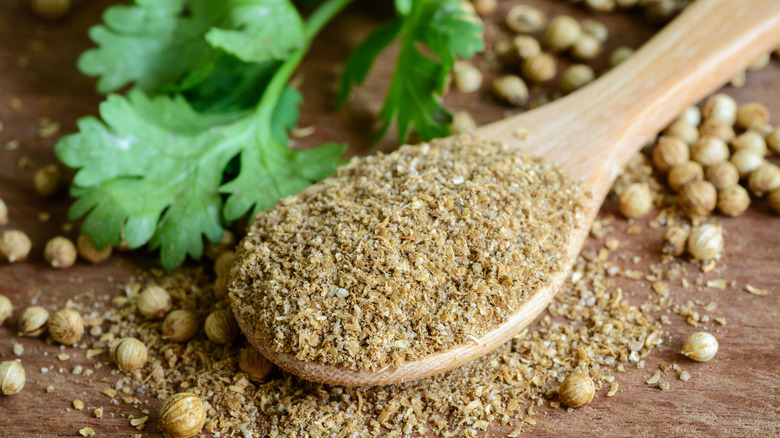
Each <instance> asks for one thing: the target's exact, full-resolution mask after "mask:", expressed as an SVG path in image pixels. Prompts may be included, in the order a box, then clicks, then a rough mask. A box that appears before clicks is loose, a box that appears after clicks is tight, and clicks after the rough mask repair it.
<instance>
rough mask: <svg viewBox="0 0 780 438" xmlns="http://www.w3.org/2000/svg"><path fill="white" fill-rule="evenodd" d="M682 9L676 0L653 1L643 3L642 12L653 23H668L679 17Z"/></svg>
mask: <svg viewBox="0 0 780 438" xmlns="http://www.w3.org/2000/svg"><path fill="white" fill-rule="evenodd" d="M680 9H681V5H679V4H678V3H677V1H676V0H653V1H649V2H645V3H643V9H642V12H643V13H644V15H645V18H647V19H648V20H649V21H650V22H652V23H666V22H667V21H669V20H671V19H672V18H673V17H674V16H675V15H677V13H678V12H680Z"/></svg>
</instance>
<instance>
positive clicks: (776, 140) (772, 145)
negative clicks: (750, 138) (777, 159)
mask: <svg viewBox="0 0 780 438" xmlns="http://www.w3.org/2000/svg"><path fill="white" fill-rule="evenodd" d="M766 144H767V146H769V149H772V150H773V151H775V153H776V154H780V127H778V128H775V129H774V130H773V131H772V132H771V133H770V134H769V135H767V137H766Z"/></svg>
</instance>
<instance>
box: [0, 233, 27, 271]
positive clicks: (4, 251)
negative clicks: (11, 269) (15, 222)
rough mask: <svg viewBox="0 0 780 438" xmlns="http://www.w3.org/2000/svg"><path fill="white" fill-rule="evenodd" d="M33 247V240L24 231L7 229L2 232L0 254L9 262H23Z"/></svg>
mask: <svg viewBox="0 0 780 438" xmlns="http://www.w3.org/2000/svg"><path fill="white" fill-rule="evenodd" d="M31 248H32V242H31V241H30V238H29V237H27V235H26V234H24V232H22V231H19V230H5V231H3V234H0V256H2V257H3V258H4V259H6V260H8V263H15V262H21V261H23V260H24V259H26V258H27V255H29V254H30V249H31Z"/></svg>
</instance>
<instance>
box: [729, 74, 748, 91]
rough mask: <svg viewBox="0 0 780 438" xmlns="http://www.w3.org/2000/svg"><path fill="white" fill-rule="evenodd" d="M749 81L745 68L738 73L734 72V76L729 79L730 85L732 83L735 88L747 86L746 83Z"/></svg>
mask: <svg viewBox="0 0 780 438" xmlns="http://www.w3.org/2000/svg"><path fill="white" fill-rule="evenodd" d="M746 82H747V72H746V71H745V70H740V71H738V72H736V73H734V76H732V77H731V79H729V85H731V86H732V87H734V88H742V87H744V86H745V83H746Z"/></svg>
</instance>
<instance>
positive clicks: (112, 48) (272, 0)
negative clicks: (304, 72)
mask: <svg viewBox="0 0 780 438" xmlns="http://www.w3.org/2000/svg"><path fill="white" fill-rule="evenodd" d="M103 21H104V25H98V26H94V27H92V28H91V29H90V38H91V39H92V40H93V41H94V42H96V43H97V44H98V47H97V48H94V49H90V50H87V51H86V52H84V54H82V56H81V57H80V58H79V61H78V66H79V69H80V70H81V71H82V72H83V73H85V74H87V75H90V76H100V79H99V80H98V86H97V87H98V91H100V92H102V93H107V92H110V91H114V90H117V89H119V88H122V87H123V86H125V85H128V84H131V83H134V84H135V85H136V86H137V87H138V88H141V89H143V90H147V91H155V90H161V89H163V88H165V87H166V86H170V85H172V84H176V83H177V82H180V81H183V82H187V83H188V84H191V85H195V84H197V82H198V81H196V80H193V77H192V76H190V75H193V74H194V75H195V77H196V78H199V79H204V75H202V74H200V73H202V72H205V71H209V68H210V66H211V65H213V64H214V63H216V62H217V61H218V58H219V57H220V55H221V54H222V52H221V51H220V50H224V51H225V52H227V53H229V54H231V55H235V56H237V57H238V58H240V59H242V60H245V61H251V62H263V61H268V60H272V59H283V58H285V57H286V56H287V55H289V53H290V52H291V51H292V50H294V49H297V48H298V47H301V46H302V45H303V44H304V40H305V38H304V31H303V29H304V28H303V22H302V20H301V18H300V16H299V15H298V13H297V11H296V10H295V8H294V7H293V6H292V4H290V2H289V1H288V0H227V1H214V0H135V2H134V5H132V6H123V5H115V6H112V7H110V8H108V10H106V12H105V14H104V15H103ZM271 36H273V38H270V37H271ZM177 90H178V91H180V90H181V88H180V87H179V88H177Z"/></svg>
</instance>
